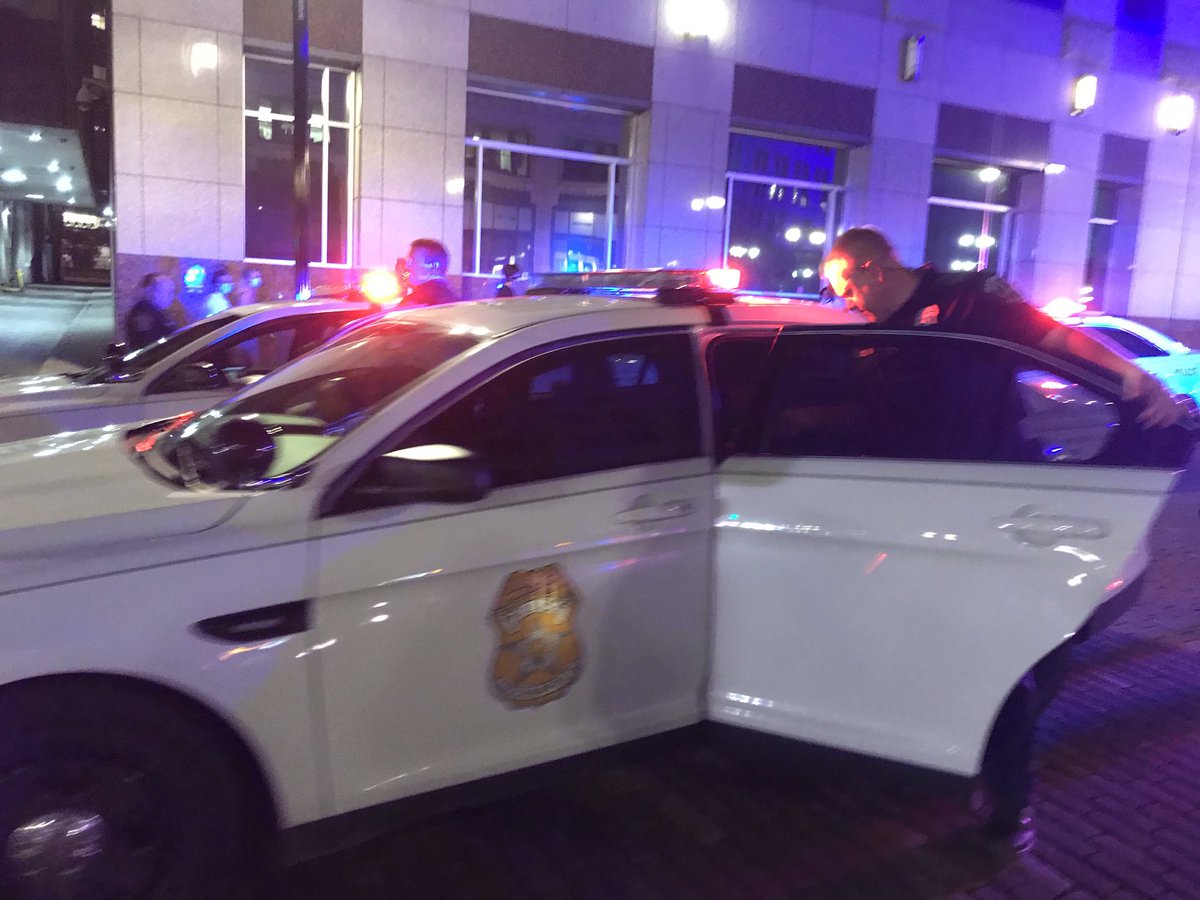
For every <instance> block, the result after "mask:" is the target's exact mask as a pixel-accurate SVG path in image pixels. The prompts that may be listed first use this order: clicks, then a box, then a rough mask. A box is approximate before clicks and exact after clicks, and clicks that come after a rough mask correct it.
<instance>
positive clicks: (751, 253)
mask: <svg viewBox="0 0 1200 900" xmlns="http://www.w3.org/2000/svg"><path fill="white" fill-rule="evenodd" d="M760 253H762V251H761V250H759V249H758V248H757V247H751V248H750V249H749V250H747V251H746V255H747V256H748V257H750V258H751V259H758V254H760Z"/></svg>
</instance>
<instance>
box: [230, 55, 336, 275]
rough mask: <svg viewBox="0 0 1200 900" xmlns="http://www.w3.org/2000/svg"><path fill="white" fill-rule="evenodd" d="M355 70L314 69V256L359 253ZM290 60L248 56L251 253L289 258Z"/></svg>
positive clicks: (321, 260)
mask: <svg viewBox="0 0 1200 900" xmlns="http://www.w3.org/2000/svg"><path fill="white" fill-rule="evenodd" d="M354 90H355V84H354V73H353V72H349V71H346V70H344V69H335V68H331V67H329V66H321V65H312V66H309V70H308V96H309V102H310V103H311V104H312V113H311V115H310V117H309V120H308V132H309V141H310V147H309V159H310V169H309V207H308V209H309V235H310V241H311V244H310V248H311V249H310V251H309V254H310V256H311V258H312V262H313V263H314V264H316V265H322V264H324V265H331V266H348V265H349V264H350V261H351V260H352V259H353V247H352V238H351V235H352V234H353V229H352V228H351V211H352V201H353V198H352V196H351V192H350V185H351V183H352V177H353V171H352V169H353V163H352V161H353V158H354V153H353V146H352V143H353V136H354V129H353V116H354V110H355V103H354ZM294 112H295V111H294V109H293V107H292V64H291V61H290V60H279V59H268V58H265V57H259V56H247V57H246V104H245V134H246V258H247V259H253V260H256V261H262V262H280V263H288V264H291V263H292V262H294V256H295V243H294V241H295V217H296V215H295V202H294V197H293V191H292V134H293V129H294V128H295V121H296V117H295V114H294Z"/></svg>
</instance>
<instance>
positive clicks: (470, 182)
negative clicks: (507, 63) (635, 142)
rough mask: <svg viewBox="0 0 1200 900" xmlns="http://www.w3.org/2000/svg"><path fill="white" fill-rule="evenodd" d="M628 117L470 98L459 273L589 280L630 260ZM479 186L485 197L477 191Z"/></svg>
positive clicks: (500, 96) (489, 94)
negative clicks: (516, 272) (571, 275)
mask: <svg viewBox="0 0 1200 900" xmlns="http://www.w3.org/2000/svg"><path fill="white" fill-rule="evenodd" d="M628 134H629V116H628V115H627V114H625V113H623V112H620V111H618V110H602V109H595V108H592V107H585V106H581V105H578V104H574V103H564V102H559V101H552V102H551V101H543V100H537V99H531V98H528V97H522V96H514V95H510V94H506V93H503V92H499V91H492V90H487V89H482V88H472V89H470V90H469V91H468V92H467V141H466V151H465V155H466V160H465V161H466V168H465V181H466V184H465V188H464V190H463V268H464V270H465V271H466V272H468V273H469V274H475V275H484V276H490V275H494V274H496V273H499V272H500V271H501V269H502V268H503V267H504V265H505V264H506V263H510V262H512V263H516V265H518V266H519V267H520V268H521V270H522V271H524V272H550V271H553V272H587V271H594V270H596V269H611V268H614V267H617V266H620V265H621V264H622V262H623V260H624V258H625V252H624V243H625V227H624V226H625V220H626V209H625V206H626V185H627V183H628V171H629V158H628V155H627V152H626V148H627V147H628V143H629V138H628ZM477 184H482V190H476V185H477Z"/></svg>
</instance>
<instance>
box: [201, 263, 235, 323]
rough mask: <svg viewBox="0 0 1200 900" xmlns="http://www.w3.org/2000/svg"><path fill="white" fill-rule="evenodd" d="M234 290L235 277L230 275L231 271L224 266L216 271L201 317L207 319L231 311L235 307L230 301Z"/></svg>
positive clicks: (214, 271) (213, 274)
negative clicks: (231, 307)
mask: <svg viewBox="0 0 1200 900" xmlns="http://www.w3.org/2000/svg"><path fill="white" fill-rule="evenodd" d="M233 288H234V283H233V276H232V275H231V274H229V270H228V269H226V268H225V267H224V266H218V267H217V268H216V269H214V270H213V273H212V279H211V281H210V283H209V290H208V294H207V296H205V298H204V306H203V307H202V309H201V316H200V317H201V318H203V319H207V318H208V317H209V316H215V315H216V314H217V313H220V312H224V311H225V310H227V309H229V307H230V306H232V305H233V304H232V301H231V300H230V297H231V295H232V294H233Z"/></svg>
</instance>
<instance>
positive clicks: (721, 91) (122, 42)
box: [110, 0, 1200, 321]
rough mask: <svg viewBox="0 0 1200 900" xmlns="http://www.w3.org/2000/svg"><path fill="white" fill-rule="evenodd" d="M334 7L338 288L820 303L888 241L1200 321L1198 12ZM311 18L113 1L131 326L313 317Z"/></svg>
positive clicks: (122, 241) (324, 272)
mask: <svg viewBox="0 0 1200 900" xmlns="http://www.w3.org/2000/svg"><path fill="white" fill-rule="evenodd" d="M308 2H309V15H310V22H311V48H312V50H311V58H312V66H311V68H310V95H311V97H312V98H313V107H312V115H311V116H310V119H309V123H308V128H309V139H310V142H311V143H310V152H311V159H312V167H311V184H312V197H313V202H312V204H311V208H310V213H311V218H310V225H311V227H310V231H311V232H312V234H313V240H312V253H311V258H312V259H314V260H318V261H319V262H318V263H317V264H316V265H315V266H314V269H313V276H314V280H315V281H322V282H330V281H333V282H337V281H342V280H345V279H349V278H353V277H355V276H356V274H357V273H358V272H360V271H361V270H362V269H364V268H369V267H375V266H385V267H388V268H390V267H391V266H392V265H393V264H394V262H395V260H396V258H397V256H399V255H401V254H403V252H404V250H405V248H406V247H407V244H408V242H409V241H411V240H412V239H414V238H417V237H433V238H437V239H439V240H441V241H442V242H443V243H444V244H445V245H446V246H447V247H448V248H449V249H450V251H451V256H452V271H453V272H454V274H455V275H456V277H457V276H461V279H462V280H461V285H462V289H463V292H464V294H466V295H470V296H489V295H490V294H491V293H493V292H494V290H495V287H496V284H497V280H498V273H499V272H500V270H501V268H502V267H503V265H504V264H505V263H509V262H515V263H516V264H517V265H519V266H520V267H521V268H522V269H523V270H524V271H527V272H531V271H547V270H564V269H566V270H571V269H576V270H587V269H592V268H604V267H606V266H624V267H649V266H674V265H678V266H685V267H708V266H713V265H720V264H721V263H722V261H723V260H727V261H729V262H730V263H732V264H734V265H736V266H738V267H739V268H741V269H743V272H744V282H745V283H746V284H748V285H749V286H750V287H752V288H758V289H762V290H771V291H784V292H788V293H795V294H799V295H802V296H814V295H815V294H816V292H817V290H818V287H819V274H818V271H817V270H818V265H817V263H818V261H819V259H820V258H821V256H822V254H823V253H824V251H825V249H826V248H827V247H828V245H829V243H830V241H832V239H833V237H834V236H835V235H836V233H837V231H838V230H839V229H840V228H844V227H846V226H849V225H854V224H866V223H871V224H874V225H877V226H879V227H881V228H883V229H884V230H885V231H886V232H887V233H888V234H889V235H891V236H892V238H893V239H894V240H895V242H896V244H897V246H898V248H899V250H900V252H901V255H902V256H903V258H905V259H906V260H908V261H910V262H912V263H914V264H915V263H920V262H922V261H925V260H930V261H932V262H934V263H936V264H937V265H939V266H943V267H947V268H956V269H957V268H962V269H970V268H981V267H983V268H990V269H995V270H997V271H999V272H1001V273H1002V274H1004V275H1006V276H1007V277H1008V278H1010V280H1012V281H1013V282H1014V283H1015V284H1016V285H1017V286H1018V288H1020V289H1021V290H1022V291H1023V292H1024V293H1026V295H1027V296H1029V297H1030V298H1031V299H1033V300H1034V301H1035V302H1045V301H1048V300H1049V299H1051V298H1054V297H1059V296H1065V297H1070V298H1079V297H1083V298H1090V299H1091V303H1092V305H1093V307H1094V308H1101V309H1105V310H1108V311H1110V312H1115V313H1118V314H1129V315H1132V316H1135V317H1140V318H1146V319H1154V320H1176V321H1178V320H1190V319H1200V295H1198V294H1197V292H1196V291H1193V290H1190V288H1191V287H1192V286H1193V285H1195V284H1197V283H1200V252H1198V251H1200V142H1198V141H1197V139H1196V133H1197V128H1196V127H1195V126H1194V125H1186V124H1185V125H1184V127H1182V128H1181V127H1180V124H1179V123H1176V122H1168V123H1165V124H1164V122H1163V121H1162V120H1161V119H1160V115H1161V109H1160V104H1161V103H1162V101H1163V100H1164V98H1168V97H1175V99H1174V100H1172V101H1171V102H1172V103H1175V104H1177V105H1179V106H1182V108H1183V109H1182V111H1183V112H1184V113H1186V111H1187V102H1188V101H1187V100H1186V99H1179V98H1180V97H1182V98H1192V102H1193V103H1194V98H1196V97H1197V96H1200V4H1197V3H1195V2H1194V0H955V2H952V0H424V2H421V0H308ZM291 15H292V3H291V2H290V0H253V2H252V0H207V2H205V3H195V2H192V0H113V6H112V16H111V25H110V30H111V34H112V41H113V88H114V94H113V119H114V169H115V201H114V206H115V212H116V215H115V245H116V266H117V270H116V271H117V283H116V287H117V297H118V304H119V305H120V303H121V301H123V300H126V298H128V297H129V296H130V293H131V287H132V285H133V284H135V283H136V281H137V279H138V278H139V277H140V276H141V275H142V274H144V273H145V272H147V271H150V270H154V269H157V270H165V271H178V270H179V268H180V267H185V266H187V265H190V264H193V263H195V262H200V263H202V264H205V265H208V266H210V267H211V266H216V265H218V264H222V263H223V264H226V265H228V266H230V267H231V268H233V269H235V270H236V269H238V268H240V267H242V266H254V267H256V268H259V269H261V270H262V271H263V272H264V275H265V276H266V285H265V288H264V291H265V293H266V295H268V296H283V295H286V294H287V293H288V292H289V290H290V285H291V271H290V259H291V258H292V256H293V252H294V251H293V250H292V247H293V244H292V240H293V239H292V223H293V207H292V205H291V204H292V199H291V191H292V170H291V152H292V150H291V148H292V140H293V128H294V127H295V117H294V115H293V110H292V101H291V77H292V76H291V68H290V54H291ZM1085 76H1094V78H1095V80H1094V81H1092V82H1090V83H1089V81H1088V79H1086V78H1085ZM1081 79H1082V81H1081ZM1091 87H1094V94H1095V99H1094V103H1092V104H1090V105H1089V104H1088V103H1087V99H1088V97H1087V94H1088V92H1089V88H1091ZM1185 118H1186V117H1185ZM1176 132H1178V133H1176ZM119 315H120V311H119V310H118V316H119Z"/></svg>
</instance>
